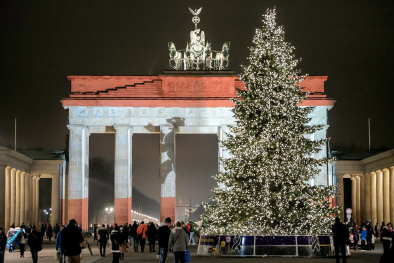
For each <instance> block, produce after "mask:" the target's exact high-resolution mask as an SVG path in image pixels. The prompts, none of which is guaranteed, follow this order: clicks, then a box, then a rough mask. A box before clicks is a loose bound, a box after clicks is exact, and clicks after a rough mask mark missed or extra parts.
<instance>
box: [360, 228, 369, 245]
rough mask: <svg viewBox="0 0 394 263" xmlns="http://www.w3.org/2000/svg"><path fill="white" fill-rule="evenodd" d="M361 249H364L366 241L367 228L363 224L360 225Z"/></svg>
mask: <svg viewBox="0 0 394 263" xmlns="http://www.w3.org/2000/svg"><path fill="white" fill-rule="evenodd" d="M360 239H361V251H364V250H365V241H367V229H366V228H365V225H362V226H361V235H360Z"/></svg>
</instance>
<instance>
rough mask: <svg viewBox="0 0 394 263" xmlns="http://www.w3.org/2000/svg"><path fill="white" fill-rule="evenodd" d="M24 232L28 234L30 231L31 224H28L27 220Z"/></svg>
mask: <svg viewBox="0 0 394 263" xmlns="http://www.w3.org/2000/svg"><path fill="white" fill-rule="evenodd" d="M26 232H27V233H28V234H30V232H31V224H30V222H27V226H26Z"/></svg>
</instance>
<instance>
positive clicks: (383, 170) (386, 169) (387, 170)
mask: <svg viewBox="0 0 394 263" xmlns="http://www.w3.org/2000/svg"><path fill="white" fill-rule="evenodd" d="M382 172H383V173H385V172H387V173H389V172H390V170H389V168H384V169H382Z"/></svg>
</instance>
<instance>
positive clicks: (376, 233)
mask: <svg viewBox="0 0 394 263" xmlns="http://www.w3.org/2000/svg"><path fill="white" fill-rule="evenodd" d="M375 236H376V238H378V237H379V224H378V223H377V222H376V225H375Z"/></svg>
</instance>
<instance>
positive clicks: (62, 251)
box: [56, 226, 66, 263]
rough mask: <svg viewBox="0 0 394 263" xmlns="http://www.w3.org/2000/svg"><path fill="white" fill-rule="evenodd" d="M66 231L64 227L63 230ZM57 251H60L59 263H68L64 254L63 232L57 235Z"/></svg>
mask: <svg viewBox="0 0 394 263" xmlns="http://www.w3.org/2000/svg"><path fill="white" fill-rule="evenodd" d="M63 229H64V226H62V229H61V230H63ZM56 251H59V263H63V259H64V263H66V257H65V254H64V249H63V246H62V232H59V233H58V234H57V235H56Z"/></svg>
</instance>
